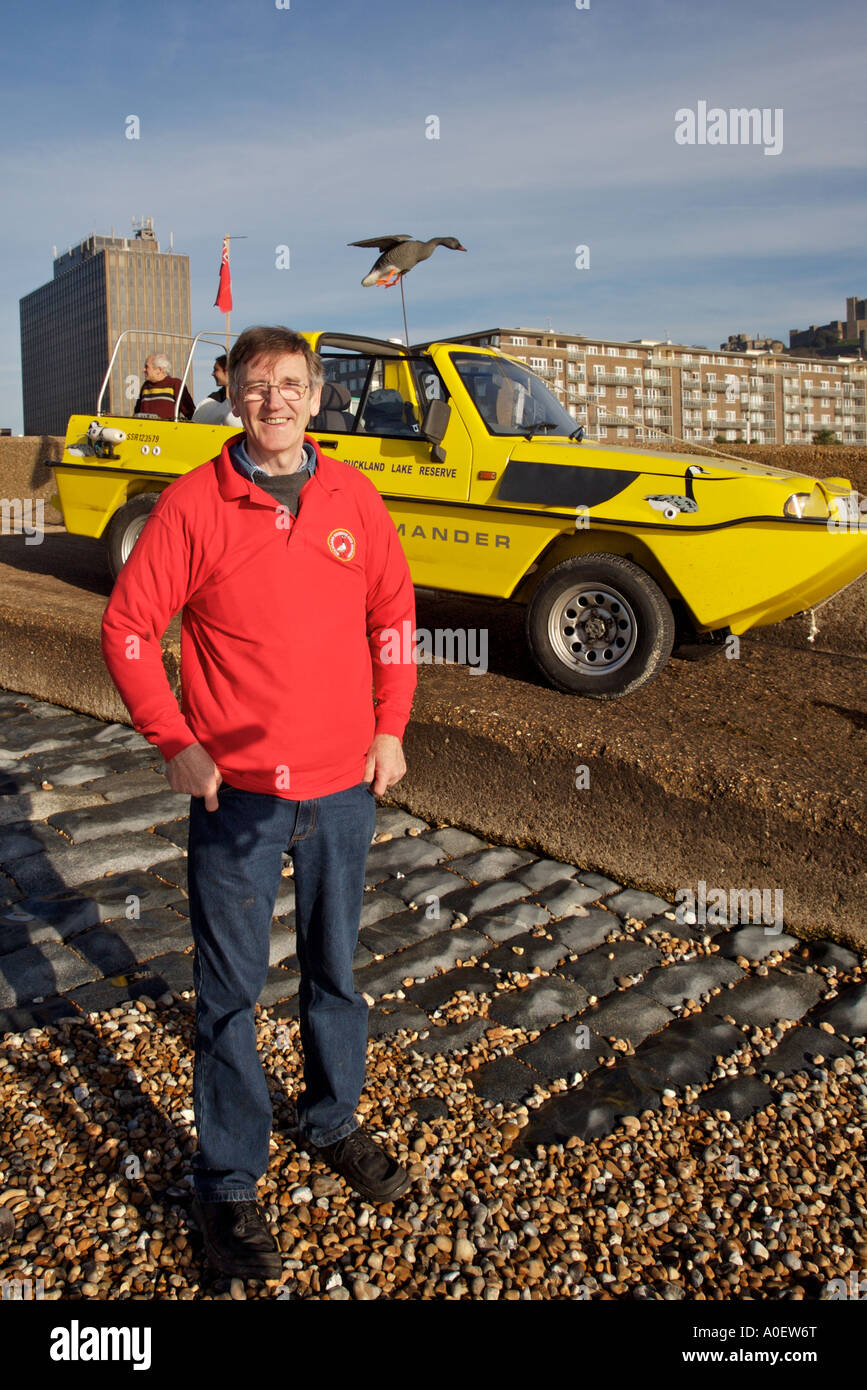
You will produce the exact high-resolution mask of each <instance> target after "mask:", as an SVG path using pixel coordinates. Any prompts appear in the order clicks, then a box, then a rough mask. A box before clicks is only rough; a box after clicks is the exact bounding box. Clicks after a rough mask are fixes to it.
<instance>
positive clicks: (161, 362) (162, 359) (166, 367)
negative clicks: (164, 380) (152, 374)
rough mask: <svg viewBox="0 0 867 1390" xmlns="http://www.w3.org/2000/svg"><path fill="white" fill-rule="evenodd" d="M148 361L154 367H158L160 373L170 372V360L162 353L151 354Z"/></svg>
mask: <svg viewBox="0 0 867 1390" xmlns="http://www.w3.org/2000/svg"><path fill="white" fill-rule="evenodd" d="M149 360H150V362H151V363H152V365H153V366H154V367H159V369H160V371H161V372H170V371H171V370H172V364H171V360H170V359H169V358H168V357H166V354H165V353H164V352H152V353H151V355H150V359H149Z"/></svg>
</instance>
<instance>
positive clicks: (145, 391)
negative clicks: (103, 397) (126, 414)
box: [133, 352, 196, 420]
mask: <svg viewBox="0 0 867 1390" xmlns="http://www.w3.org/2000/svg"><path fill="white" fill-rule="evenodd" d="M171 369H172V364H171V362H170V361H169V359H168V358H167V357H166V355H165V353H164V352H152V353H151V355H150V357H148V359H147V361H146V362H145V364H144V370H145V379H144V384H143V386H142V388H141V390H140V392H139V396H138V400H137V401H136V403H135V409H134V410H133V414H134V415H156V416H157V417H158V418H159V419H160V420H174V418H175V403H176V401H177V399H178V392H179V391H180V390H181V383H180V381H179V379H178V378H177V377H176V376H170V375H169V373H170V372H171ZM195 409H196V407H195V403H194V401H193V398H192V396H191V395H190V393H189V391H188V390H187V388H186V386H185V387H184V389H183V392H182V394H181V406H180V410H179V411H178V418H179V419H182V420H191V419H192V418H193V413H194V411H195Z"/></svg>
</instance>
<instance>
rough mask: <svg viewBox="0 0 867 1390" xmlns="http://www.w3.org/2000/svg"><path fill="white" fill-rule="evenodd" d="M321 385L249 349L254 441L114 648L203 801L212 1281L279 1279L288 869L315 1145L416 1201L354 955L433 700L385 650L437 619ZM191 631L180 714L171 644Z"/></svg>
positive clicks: (202, 1189)
mask: <svg viewBox="0 0 867 1390" xmlns="http://www.w3.org/2000/svg"><path fill="white" fill-rule="evenodd" d="M322 381H323V373H322V365H321V361H320V359H319V357H318V356H317V355H316V354H315V353H314V352H312V351H311V349H310V347H309V345H308V344H307V342H306V341H305V339H303V338H302V337H300V336H299V335H298V334H295V333H293V332H291V331H290V330H289V329H286V328H251V329H247V331H246V332H245V333H242V334H241V335H240V337H239V338H238V340H237V342H236V344H235V346H234V348H233V349H232V352H231V354H230V357H229V394H230V396H231V399H232V402H233V408H234V410H235V411H236V413H237V414H238V415H239V417H240V418H241V420H242V422H243V425H244V433H243V434H240V435H238V436H237V437H235V438H233V439H230V440H229V441H228V443H227V444H226V445H224V447H223V450H222V452H221V454H220V456H219V457H218V458H216V459H213V460H211V462H210V463H207V464H203V465H202V466H201V467H200V468H196V469H194V470H193V471H192V472H191V473H188V474H186V475H185V476H184V477H182V478H179V479H178V480H177V481H176V482H174V483H172V484H171V485H170V486H169V487H168V488H166V490H165V491H164V492H163V494H162V496H161V497H160V499H159V501H158V503H157V504H156V506H155V507H154V510H153V512H152V514H151V516H150V517H149V518H148V521H147V524H146V526H145V528H144V530H143V532H142V534H141V536H140V538H139V540H138V542H137V544H136V546H135V549H134V550H133V552H132V555H131V556H130V558H129V560H128V561H127V562H126V564H125V565H124V567H123V569H122V571H121V573H120V575H119V577H118V580H117V583H116V584H115V587H114V590H113V592H112V595H111V598H110V599H109V602H108V606H107V608H106V611H105V616H104V618H103V628H102V631H103V655H104V658H105V661H106V664H107V666H108V668H109V670H110V672H111V675H112V677H113V679H114V681H115V684H116V685H117V687H118V690H119V691H120V693H121V696H122V697H123V700H124V702H125V704H126V705H127V708H128V709H129V711H130V714H131V716H132V720H133V723H134V725H135V727H136V728H137V729H138V730H139V731H140V732H141V733H143V734H144V735H145V736H146V737H147V738H148V739H149V740H150V741H151V742H152V743H154V744H155V745H156V747H158V748H159V750H160V752H161V753H162V754H163V757H164V758H165V760H166V776H167V778H168V781H169V785H170V786H171V787H172V788H173V789H174V790H175V791H179V792H188V793H189V794H190V798H191V800H190V833H189V850H188V881H189V897H190V922H191V927H192V932H193V939H194V942H195V948H196V949H195V960H194V979H195V986H196V1048H195V1073H194V1105H195V1114H196V1126H197V1131H198V1144H199V1148H198V1152H197V1153H196V1155H195V1157H194V1160H193V1169H194V1185H195V1191H196V1201H195V1203H194V1208H193V1210H194V1214H195V1216H196V1220H197V1222H198V1224H199V1226H200V1227H201V1229H202V1231H203V1234H204V1238H205V1247H206V1252H207V1256H208V1263H209V1265H210V1267H211V1269H212V1271H214V1272H218V1273H220V1274H222V1275H238V1276H241V1277H244V1276H247V1277H259V1278H277V1277H279V1274H280V1269H281V1264H280V1257H279V1252H278V1250H277V1247H276V1243H275V1241H274V1239H273V1236H272V1235H271V1234H270V1232H269V1230H268V1228H267V1226H266V1225H265V1222H264V1218H263V1215H262V1213H261V1211H260V1209H259V1207H258V1205H257V1203H256V1183H257V1181H258V1179H259V1178H260V1177H261V1176H262V1175H263V1174H264V1173H265V1172H266V1170H267V1167H268V1155H269V1138H270V1130H271V1120H272V1112H271V1104H270V1099H269V1094H268V1088H267V1085H266V1082H265V1077H264V1074H263V1071H262V1066H261V1063H260V1060H259V1056H258V1052H257V1048H256V1030H255V1023H254V1017H253V1009H254V1005H255V1003H256V1001H257V999H258V996H259V993H260V992H261V989H262V986H263V984H264V981H265V978H266V973H267V969H268V960H269V941H270V931H271V923H272V914H273V909H274V903H275V900H276V896H277V892H278V889H279V886H280V880H281V868H282V854H283V852H284V851H288V853H290V854H291V856H292V858H293V861H294V865H295V906H296V933H297V936H296V940H297V953H298V960H299V964H300V968H301V983H300V988H299V992H298V999H299V1016H300V1029H301V1041H302V1047H303V1052H304V1091H303V1092H302V1093H301V1095H300V1097H299V1099H298V1105H297V1128H298V1134H299V1137H300V1139H301V1140H302V1142H304V1143H305V1144H307V1146H308V1147H311V1146H312V1147H314V1148H315V1149H316V1150H317V1151H318V1152H319V1153H320V1154H321V1155H322V1156H323V1157H324V1159H325V1160H326V1162H328V1163H329V1164H330V1166H331V1167H332V1168H334V1169H336V1171H338V1172H339V1173H341V1174H342V1175H343V1176H344V1177H345V1178H346V1180H347V1181H348V1182H349V1183H350V1184H351V1185H352V1186H353V1187H354V1188H355V1189H356V1190H357V1191H358V1192H360V1193H361V1194H362V1195H363V1196H365V1197H366V1198H367V1199H368V1200H370V1201H390V1200H392V1199H393V1198H395V1197H397V1196H399V1195H400V1194H401V1193H402V1192H404V1191H405V1190H406V1188H407V1187H408V1186H409V1178H408V1176H407V1174H406V1172H405V1170H404V1169H403V1168H401V1167H400V1166H399V1165H398V1164H397V1163H396V1162H395V1161H394V1160H393V1159H392V1158H391V1157H389V1156H388V1155H387V1154H386V1153H385V1152H384V1151H383V1150H382V1149H381V1148H380V1147H379V1146H378V1145H376V1144H375V1143H374V1142H373V1140H372V1139H371V1138H370V1137H369V1136H368V1135H367V1134H366V1133H365V1132H364V1130H363V1129H362V1128H361V1127H360V1126H359V1125H358V1122H357V1120H356V1118H355V1109H356V1106H357V1103H358V1099H359V1096H360V1094H361V1089H362V1086H363V1084H364V1073H365V1062H366V1048H367V1006H366V1004H365V1002H364V999H363V998H362V997H361V996H360V995H359V994H358V993H357V992H356V991H355V987H354V982H353V977H352V957H353V953H354V950H355V946H356V943H357V937H358V926H359V918H360V911H361V901H362V894H363V890H364V872H365V863H366V859H367V852H368V849H369V846H370V842H371V839H372V836H373V833H374V828H375V815H376V807H375V801H374V795H375V794H379V793H382V792H384V791H385V789H386V788H387V787H389V786H392V785H394V783H395V782H398V781H399V780H400V778H401V777H402V776H403V774H404V772H405V771H406V763H405V761H404V757H403V751H402V746H401V740H402V737H403V733H404V729H405V727H406V724H407V722H408V719H409V714H410V708H411V705H412V698H413V694H414V690H415V684H416V669H415V664H414V662H412V661H407V662H404V663H399V662H396V663H389V662H388V661H387V660H383V656H384V643H385V641H386V638H385V636H384V635H383V634H386V633H393V632H395V631H403V629H402V628H401V627H400V624H401V623H402V622H404V621H409V622H411V623H413V625H414V622H415V604H414V595H413V587H412V581H411V579H410V574H409V568H408V566H407V563H406V558H405V556H404V554H403V551H402V549H401V545H400V540H399V538H398V535H397V532H396V530H395V527H394V524H393V522H392V520H391V518H390V516H389V514H388V511H387V510H386V507H385V504H384V502H383V501H382V498H381V497H380V495H379V493H378V492H377V491H376V488H375V487H374V486H373V484H372V483H371V482H370V481H369V479H368V478H366V477H365V476H364V475H363V474H361V473H358V472H356V471H355V470H354V469H353V468H351V467H349V466H348V465H346V464H343V463H340V462H339V461H338V460H336V459H332V458H329V457H328V456H327V455H325V454H323V453H322V452H321V451H320V449H319V446H318V444H316V443H315V441H314V440H312V439H309V438H307V437H306V436H305V433H304V431H305V429H306V427H307V424H308V423H309V420H310V418H311V416H312V415H314V414H316V412H317V411H318V409H319V397H320V391H321V387H322ZM181 610H183V619H182V636H181V688H182V707H181V710H179V709H178V706H177V702H176V700H175V699H174V696H173V695H172V692H171V688H170V686H169V684H168V680H167V678H166V675H165V672H164V669H163V664H162V657H161V649H160V638H161V637H162V634H163V633H164V631H165V629H166V627H167V626H168V623H169V621H170V620H171V618H172V617H173V616H174V614H176V613H178V612H180V611H181ZM374 694H375V697H376V704H375V705H374Z"/></svg>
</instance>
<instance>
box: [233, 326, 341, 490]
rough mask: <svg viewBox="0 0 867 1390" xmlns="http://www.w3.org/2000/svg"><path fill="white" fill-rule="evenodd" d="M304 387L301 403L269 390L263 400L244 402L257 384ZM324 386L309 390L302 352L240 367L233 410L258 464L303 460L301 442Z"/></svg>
mask: <svg viewBox="0 0 867 1390" xmlns="http://www.w3.org/2000/svg"><path fill="white" fill-rule="evenodd" d="M265 382H268V383H271V384H272V385H273V384H275V383H276V384H277V385H280V386H283V385H289V384H290V383H293V384H297V385H299V386H304V387H306V388H307V389H306V390H305V391H304V394H303V395H302V397H301V399H300V400H297V401H286V400H284V399H283V397H282V396H281V395H280V393H279V391H276V390H273V389H271V390H269V391H267V392H266V394H265V396H264V399H262V400H253V401H250V400H245V399H244V387H249V386H252V385H253V384H254V383H256V384H260V383H265ZM320 395H321V387H319V388H317V389H316V390H315V391H312V390H311V389H310V376H309V374H308V371H307V363H306V361H305V360H304V355H303V354H302V353H300V352H293V353H284V354H283V355H282V356H279V357H267V356H259V357H252V358H250V360H249V361H248V362H245V363H244V364H243V366H242V367H241V373H240V380H239V381H238V383H237V385H236V387H235V390H234V394H233V395H232V407H233V409H234V411H235V414H236V415H238V416H239V417H240V419H241V423H242V425H243V426H244V429H245V431H246V433H247V442H248V444H249V445H250V446H252V447H251V453H252V454H253V457H254V458H256V455H257V454H258V456H259V457H258V458H257V459H256V461H257V462H262V463H265V464H267V463H268V462H269V460H272V461H273V462H274V463H275V464H276V465H278V466H283V467H285V465H286V464H287V463H294V462H295V461H296V459H300V454H301V442H302V440H303V438H304V431H305V430H306V428H307V425H308V423H309V421H310V417H311V415H315V414H316V413H317V411H318V410H319V397H320Z"/></svg>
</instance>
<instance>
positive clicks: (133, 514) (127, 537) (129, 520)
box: [105, 492, 160, 579]
mask: <svg viewBox="0 0 867 1390" xmlns="http://www.w3.org/2000/svg"><path fill="white" fill-rule="evenodd" d="M159 497H160V494H159V493H158V492H139V493H137V494H136V496H135V497H131V498H130V500H129V501H128V502H127V503H126V504H125V505H124V506H123V507H119V508H118V510H117V511H116V512H115V514H114V516H113V517H112V518H111V521H110V522H109V524H108V530H107V531H106V533H105V545H106V549H107V551H108V564H109V569H110V570H111V577H112V579H117V576H118V575H119V574H120V572H121V570H122V569H123V567H124V565H125V564H126V562H127V560H128V559H129V557H130V555H131V554H132V548H133V546H134V545H135V543H136V541H137V540H138V538H139V536H140V535H141V533H142V531H143V530H144V524H145V522H146V521H147V519H148V517H149V516H150V514H151V512H152V510H153V508H154V506H155V504H156V503H157V502H158V501H159Z"/></svg>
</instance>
